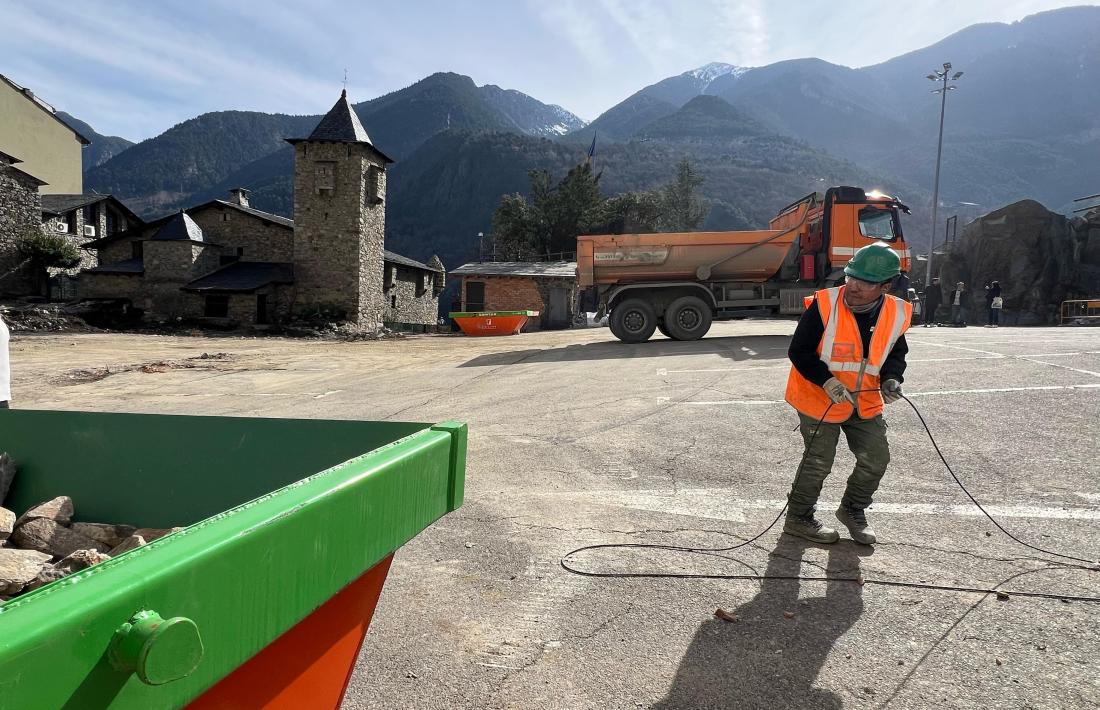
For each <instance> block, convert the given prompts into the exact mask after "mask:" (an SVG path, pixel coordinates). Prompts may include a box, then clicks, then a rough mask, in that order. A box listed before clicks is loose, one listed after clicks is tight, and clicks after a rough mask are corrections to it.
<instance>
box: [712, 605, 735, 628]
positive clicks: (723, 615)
mask: <svg viewBox="0 0 1100 710" xmlns="http://www.w3.org/2000/svg"><path fill="white" fill-rule="evenodd" d="M714 616H715V617H716V618H719V619H721V620H722V621H728V622H730V623H731V624H732V623H736V622H738V621H740V620H741V618H740V617H739V616H737V614H731V613H729V612H728V611H726V610H725V609H723V608H722V607H718V608H717V609H715V610H714Z"/></svg>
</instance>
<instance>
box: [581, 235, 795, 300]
mask: <svg viewBox="0 0 1100 710" xmlns="http://www.w3.org/2000/svg"><path fill="white" fill-rule="evenodd" d="M797 240H798V231H797V230H796V229H787V230H759V231H751V232H668V233H664V234H600V235H591V236H581V237H577V279H578V285H579V286H581V287H582V288H583V287H586V286H591V285H593V284H613V283H638V282H646V281H676V280H695V279H697V278H698V276H697V274H698V273H699V271H698V270H699V267H709V269H708V271H707V273H709V276H708V277H704V278H711V279H718V280H725V281H747V282H757V283H759V282H764V281H767V280H768V279H769V278H771V277H772V276H774V275H775V273H776V272H777V271H778V270H779V267H780V266H781V265H782V263H783V260H784V259H785V258H786V257H787V254H788V253H789V252H790V250H791V248H792V247H793V246H794V244H795V242H796V241H797Z"/></svg>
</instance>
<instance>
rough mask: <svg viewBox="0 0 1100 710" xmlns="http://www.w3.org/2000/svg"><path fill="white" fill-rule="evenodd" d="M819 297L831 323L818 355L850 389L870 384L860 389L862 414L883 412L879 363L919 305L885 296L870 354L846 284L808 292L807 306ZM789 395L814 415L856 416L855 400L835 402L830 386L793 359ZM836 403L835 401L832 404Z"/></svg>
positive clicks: (858, 398) (858, 399)
mask: <svg viewBox="0 0 1100 710" xmlns="http://www.w3.org/2000/svg"><path fill="white" fill-rule="evenodd" d="M814 299H816V300H817V308H818V311H819V312H820V313H821V322H822V323H824V324H825V332H824V333H823V334H822V336H821V342H820V343H818V344H817V356H818V357H819V358H821V361H822V362H824V363H825V364H826V365H827V366H828V368H829V372H831V373H832V374H833V377H835V378H837V379H838V380H840V381H841V382H843V383H844V386H845V387H847V388H848V390H849V391H851V392H856V391H857V390H870V391H863V392H860V393H859V394H857V395H856V403H857V404H858V405H859V412H858V414H859V417H860V419H870V418H871V417H874V416H877V415H878V414H880V413H881V412H882V404H883V402H882V393H881V392H880V391H879V368H881V367H882V363H883V362H885V361H886V356H887V355H889V354H890V351H891V350H893V349H894V343H896V342H897V341H898V338H900V337H901V335H902V334H903V333H904V332H905V331H907V330H908V329H909V321H910V320H911V319H912V316H913V306H912V305H911V304H910V303H909V302H908V301H903V300H902V299H900V298H896V297H894V296H889V295H887V296H885V297H884V299H883V303H882V308H880V309H879V313H878V321H877V322H876V323H875V326H874V329H873V332H872V333H871V352H870V353H867V354H866V355H864V353H863V338H861V337H860V335H859V326H858V325H857V324H856V319H855V316H854V315H853V314H852V311H851V310H849V308H848V306H847V305H846V304H845V303H844V286H838V287H836V288H827V289H823V290H821V291H818V292H817V293H815V294H814V295H813V296H807V297H806V307H807V308H809V307H810V304H811V303H813V301H814ZM786 400H787V403H788V404H790V405H791V406H792V407H794V408H795V409H797V410H798V411H800V412H802V413H803V414H805V415H806V416H808V417H813V418H814V419H821V418H822V417H823V416H824V418H825V419H824V421H826V422H829V423H833V424H836V423H839V422H843V421H845V420H847V419H848V418H849V417H851V416H852V405H850V404H848V403H847V402H841V403H840V404H833V400H831V399H829V395H827V394H826V393H825V390H824V389H822V388H821V387H819V386H818V385H815V384H814V383H812V382H810V381H809V380H807V379H806V378H805V377H803V376H802V374H801V373H799V371H798V369H797V368H795V367H794V366H793V365H792V366H791V374H790V376H789V377H788V378H787V394H786ZM830 404H832V405H833V406H832V408H831V409H830V408H829V405H830ZM826 410H828V414H826Z"/></svg>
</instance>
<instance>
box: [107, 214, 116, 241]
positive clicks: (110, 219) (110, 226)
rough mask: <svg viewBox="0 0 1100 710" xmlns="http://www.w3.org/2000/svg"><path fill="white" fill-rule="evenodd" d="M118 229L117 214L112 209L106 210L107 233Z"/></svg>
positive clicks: (109, 233)
mask: <svg viewBox="0 0 1100 710" xmlns="http://www.w3.org/2000/svg"><path fill="white" fill-rule="evenodd" d="M117 231H118V214H116V213H115V211H114V210H112V209H109V210H107V234H108V235H111V234H114V233H115V232H117Z"/></svg>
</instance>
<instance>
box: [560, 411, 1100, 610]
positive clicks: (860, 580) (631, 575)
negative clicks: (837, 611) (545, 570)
mask: <svg viewBox="0 0 1100 710" xmlns="http://www.w3.org/2000/svg"><path fill="white" fill-rule="evenodd" d="M874 391H877V390H858V391H856V392H853V394H859V392H874ZM901 398H902V399H904V400H905V401H906V402H908V403H909V406H910V407H912V409H913V412H914V413H915V414H916V415H917V418H918V419H919V420H920V423H921V424H922V425H923V426H924V431H925V432H926V433H927V434H928V439H929V441H931V442H932V447H933V448H934V449H935V450H936V454H937V455H938V456H939V457H940V461H942V462H943V465H944V466H945V467H946V468H947V471H948V473H950V474H951V478H953V479H954V480H955V483H956V484H958V486H959V488H961V489H962V491H963V493H965V494H966V496H967V498H969V499H970V501H971V502H972V503H973V504H974V505H975V506H977V508H978V510H980V511H981V512H982V514H983V515H985V517H987V518H989V521H990V522H991V523H993V524H994V525H995V526H996V527H997V529H998V530H1000V531H1001V532H1003V533H1004V534H1005V535H1007V536H1008V537H1009V538H1010V539H1011V540H1013V541H1014V542H1016V543H1017V544H1019V545H1022V546H1024V547H1026V548H1028V549H1031V550H1034V551H1036V552H1040V553H1042V554H1044V555H1050V556H1051V557H1059V558H1061V559H1064V560H1073V561H1074V562H1080V563H1084V564H1067V563H1065V562H1057V561H1054V563H1055V564H1056V565H1057V567H1051V568H1048V569H1081V570H1088V571H1094V572H1095V571H1098V570H1100V563H1096V562H1094V561H1092V560H1086V559H1084V558H1082V557H1075V556H1073V555H1066V554H1062V553H1060V552H1054V551H1052V550H1046V549H1043V548H1041V547H1038V546H1036V545H1032V544H1030V543H1027V542H1024V541H1023V540H1021V539H1020V538H1018V537H1016V536H1015V535H1013V534H1012V533H1011V532H1009V531H1008V530H1007V529H1005V527H1004V526H1003V525H1001V524H1000V523H999V522H997V520H996V519H995V518H994V517H993V516H992V515H990V513H989V511H987V510H986V509H985V508H984V507H982V504H981V503H979V502H978V499H977V498H975V497H974V496H973V495H972V494H971V493H970V491H969V490H967V488H966V486H965V485H963V482H962V481H961V480H959V477H958V476H956V475H955V471H954V470H953V469H952V468H951V464H949V463H948V462H947V459H946V458H945V457H944V455H943V452H942V451H940V447H939V444H937V443H936V438H935V437H934V436H933V435H932V430H931V429H930V428H929V426H928V423H927V422H926V421H925V420H924V417H923V416H922V415H921V413H920V410H919V409H917V405H915V404H913V401H912V400H911V399H909V398H908V397H906V396H905V395H901ZM832 408H833V405H832V404H830V405H829V406H828V407H827V408H826V409H825V413H824V414H822V415H821V419H819V420H818V421H817V425H816V426H815V427H814V431H813V434H811V435H810V441H809V444H808V445H807V448H809V446H810V445H812V444H813V441H814V439H815V438H816V437H817V433H818V431H819V430H820V429H821V425H822V423H824V421H825V417H827V416H828V415H829V410H831V409H832ZM802 465H803V464H802V463H801V462H800V463H799V465H798V469H797V470H796V472H795V478H797V477H798V475H799V474H800V473H801V472H802ZM786 510H787V506H786V505H785V504H784V506H783V508H782V509H781V510H780V511H779V514H778V515H776V516H775V519H774V520H772V521H771V522H770V523H768V525H767V527H765V528H764V529H763V530H761V531H760V532H758V533H757V534H756V535H754V536H753V537H751V538H749V539H748V540H744V541H743V542H739V543H737V544H736V545H730V546H729V547H686V546H680V545H662V544H656V543H607V544H602V545H586V546H584V547H578V548H577V549H575V550H572V551H570V552H568V553H566V554H565V555H564V556H563V557H562V558H561V560H560V564H561V566H562V568H563V569H565V570H566V571H567V572H571V573H573V574H577V575H581V576H583V577H604V578H617V579H637V578H649V579H730V580H734V579H743V580H752V581H763V580H766V579H771V580H792V581H794V580H797V581H802V582H852V583H854V584H860V585H863V584H877V585H881V586H889V587H910V588H915V589H929V590H936V591H951V592H968V593H975V594H986V595H988V594H996V595H998V596H999V597H1003V596H1004V595H1006V594H1007V595H1010V596H1018V597H1038V598H1043V599H1060V600H1065V601H1080V602H1097V603H1100V597H1086V596H1076V595H1068V594H1047V593H1042V592H1026V591H1017V590H1003V589H998V588H995V587H994V588H988V589H986V588H980V587H963V586H956V585H949V584H927V583H923V582H901V581H893V580H885V579H865V578H864V577H863V576H862V575H860V576H858V577H828V576H824V577H811V576H804V575H761V574H691V573H678V572H592V571H588V570H582V569H579V568H577V567H574V566H573V565H572V564H571V563H570V559H569V558H571V557H572V556H573V555H576V554H578V553H581V552H587V551H589V550H607V549H628V548H633V549H650V550H667V551H671V552H685V553H688V554H702V555H714V554H716V553H721V552H730V551H732V550H736V549H739V548H742V547H745V546H747V545H751V544H752V543H754V542H756V541H757V540H759V539H760V538H761V537H763V536H764V535H765V534H766V533H767V532H768V531H769V530H771V529H772V528H773V527H775V524H776V523H778V522H779V520H780V519H781V518H782V517H783V514H784V513H785V512H786ZM733 561H734V562H738V563H739V564H743V565H745V566H746V567H748V565H747V564H745V563H743V562H741V561H740V560H733ZM749 569H752V568H751V567H750V568H749ZM754 572H755V570H754Z"/></svg>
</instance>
